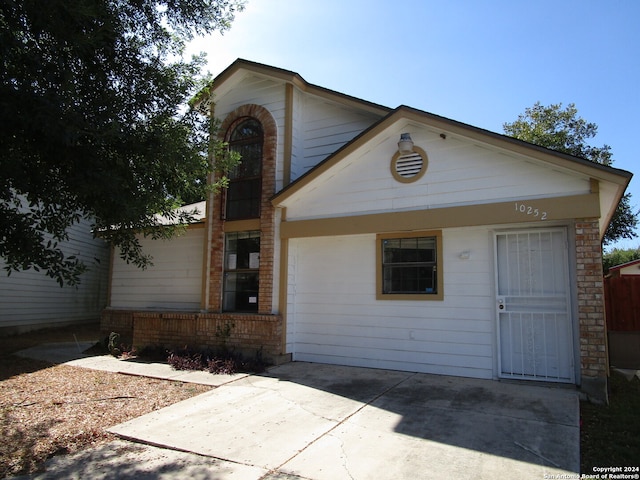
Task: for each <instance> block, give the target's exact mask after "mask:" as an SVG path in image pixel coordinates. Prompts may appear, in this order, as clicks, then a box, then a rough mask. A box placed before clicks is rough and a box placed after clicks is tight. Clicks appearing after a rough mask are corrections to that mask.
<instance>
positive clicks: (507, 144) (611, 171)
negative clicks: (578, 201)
mask: <svg viewBox="0 0 640 480" xmlns="http://www.w3.org/2000/svg"><path fill="white" fill-rule="evenodd" d="M400 120H408V121H413V122H416V123H422V124H424V125H425V126H429V127H431V128H435V129H441V130H442V133H444V134H457V135H460V136H464V137H466V138H468V139H471V140H476V141H479V142H482V143H484V144H488V145H492V146H494V147H497V148H501V149H503V150H507V151H509V152H513V153H517V154H522V155H526V156H529V157H533V158H536V159H538V160H540V161H542V162H546V163H548V164H550V165H552V166H554V167H556V168H561V169H565V170H569V171H572V172H576V173H581V174H583V175H586V176H589V177H592V178H595V179H598V180H603V181H607V182H611V183H614V184H616V185H618V186H619V188H618V190H619V197H620V198H622V195H623V194H624V191H625V189H626V187H627V185H628V184H629V182H630V181H631V177H632V176H633V174H632V173H630V172H627V171H625V170H621V169H617V168H613V167H608V166H606V165H601V164H598V163H595V162H591V161H589V160H586V159H584V158H579V157H574V156H572V155H568V154H565V153H561V152H557V151H554V150H549V149H547V148H544V147H541V146H539V145H534V144H531V143H528V142H524V141H522V140H518V139H516V138H513V137H509V136H506V135H502V134H499V133H495V132H491V131H489V130H484V129H482V128H478V127H474V126H471V125H468V124H465V123H461V122H458V121H455V120H451V119H448V118H445V117H441V116H439V115H435V114H433V113H429V112H425V111H422V110H418V109H415V108H412V107H408V106H405V105H401V106H399V107H397V108H396V109H394V110H392V111H390V112H389V113H388V114H387V115H386V116H385V117H383V118H382V119H381V120H380V121H378V122H376V123H375V124H373V125H372V126H371V127H369V128H368V129H366V130H365V131H363V132H362V133H361V134H360V135H358V136H356V137H355V138H354V139H353V140H351V141H350V142H349V143H347V144H345V145H344V146H342V147H341V148H340V149H338V150H337V151H336V152H334V153H333V154H332V155H330V156H329V157H327V158H326V159H325V160H323V161H322V162H320V163H319V164H318V165H316V166H315V167H314V168H312V169H311V170H309V171H308V172H307V173H306V174H304V175H302V176H301V177H300V178H298V179H297V180H296V181H294V182H292V183H291V184H289V185H287V186H286V187H285V188H283V189H282V190H281V191H280V192H278V193H277V194H276V195H275V196H274V197H273V199H272V202H273V204H274V205H279V204H281V203H283V202H284V201H285V200H286V199H288V198H289V197H291V196H293V195H294V194H295V193H296V192H297V191H299V190H300V189H302V188H303V187H304V186H306V185H308V184H309V183H311V182H313V181H314V180H315V179H316V178H318V177H319V176H320V175H322V174H323V173H325V172H327V171H328V170H330V169H332V168H334V167H335V166H336V165H337V164H339V163H340V162H341V161H342V160H343V159H344V158H345V157H347V156H348V155H349V154H350V153H352V152H353V151H354V150H356V149H357V148H359V147H361V146H362V145H364V144H366V143H367V142H368V141H370V140H371V139H373V138H374V137H375V136H377V135H378V134H380V133H381V132H383V131H384V130H385V129H387V128H388V127H390V126H391V125H393V124H394V123H396V122H398V121H400ZM618 201H619V199H618Z"/></svg>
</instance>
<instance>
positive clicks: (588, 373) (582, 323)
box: [575, 218, 609, 403]
mask: <svg viewBox="0 0 640 480" xmlns="http://www.w3.org/2000/svg"><path fill="white" fill-rule="evenodd" d="M575 236H576V269H577V278H576V280H577V294H578V321H579V328H580V375H581V389H582V391H583V392H584V393H585V394H586V395H587V396H588V397H589V398H590V399H591V400H593V401H596V402H604V403H606V402H607V375H608V367H609V366H608V362H607V330H606V322H605V306H604V281H603V273H602V247H601V244H600V228H599V225H598V219H597V218H586V219H578V220H576V223H575Z"/></svg>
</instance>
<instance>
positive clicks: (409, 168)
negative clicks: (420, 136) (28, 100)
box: [391, 147, 428, 183]
mask: <svg viewBox="0 0 640 480" xmlns="http://www.w3.org/2000/svg"><path fill="white" fill-rule="evenodd" d="M427 163H428V159H427V154H426V152H425V151H424V150H422V149H421V148H420V147H413V151H412V152H411V153H400V152H396V154H395V155H394V156H393V158H392V159H391V174H392V175H393V178H395V179H396V180H397V181H399V182H402V183H410V182H415V181H416V180H419V179H420V178H421V177H422V176H423V175H424V174H425V172H426V171H427Z"/></svg>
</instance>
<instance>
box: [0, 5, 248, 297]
mask: <svg viewBox="0 0 640 480" xmlns="http://www.w3.org/2000/svg"><path fill="white" fill-rule="evenodd" d="M242 8H243V5H242V1H241V0H164V1H162V0H46V1H42V0H2V2H0V51H1V52H2V55H1V62H2V68H1V69H0V79H1V81H0V233H1V235H0V257H2V258H3V259H4V260H5V265H6V267H5V268H6V270H7V272H8V273H11V271H16V270H25V269H29V268H34V269H39V270H43V271H45V272H46V274H47V275H49V276H50V277H52V278H55V279H56V280H57V281H58V282H59V283H60V284H61V285H62V284H64V283H69V284H74V283H77V282H78V281H79V278H80V277H79V276H80V274H81V273H82V271H84V270H85V268H86V266H85V265H83V264H82V263H81V262H80V261H79V260H78V259H76V258H74V257H66V256H65V254H64V253H63V251H62V249H61V246H60V245H61V242H62V241H64V240H66V239H68V235H67V229H68V228H69V226H71V225H73V224H75V223H77V222H79V221H80V220H81V219H82V218H89V219H92V221H93V222H94V225H93V226H94V232H97V233H99V234H100V235H101V236H103V237H104V238H105V239H106V240H107V241H110V242H112V244H113V245H115V246H118V247H119V248H120V251H121V252H122V257H123V259H125V260H126V261H127V262H133V263H134V264H136V265H138V266H140V267H145V266H146V265H148V264H149V263H150V260H151V259H150V257H149V256H147V255H145V254H144V253H143V252H142V249H141V244H140V242H139V241H138V239H137V237H136V232H137V233H142V234H143V235H146V236H152V237H154V238H159V237H170V236H172V235H174V234H176V232H178V230H179V229H178V228H177V227H169V228H167V227H161V226H160V224H159V223H160V222H159V221H158V217H157V215H161V216H162V215H164V216H166V217H171V218H172V220H173V222H174V223H186V222H188V221H190V220H191V219H192V217H193V212H179V213H176V212H175V210H174V209H175V207H177V206H180V205H183V204H184V203H186V202H189V201H191V200H193V199H203V198H205V196H206V192H207V188H208V187H207V185H206V181H203V179H206V178H207V175H208V174H209V173H210V172H211V170H212V168H214V166H212V161H211V159H212V158H214V155H213V153H212V151H211V149H212V148H213V149H215V150H217V155H215V158H216V165H215V168H216V169H220V170H224V169H225V168H228V167H229V164H233V161H234V159H233V158H229V156H228V155H225V154H224V146H223V145H220V144H214V145H213V147H212V146H211V145H210V144H209V138H210V137H211V129H212V125H211V124H209V120H208V119H207V117H206V114H205V115H203V114H202V112H198V111H197V109H198V108H197V107H193V108H191V107H189V106H188V100H189V99H190V98H193V95H195V94H196V92H198V91H199V90H200V89H201V88H202V87H203V86H204V85H206V82H207V80H208V79H207V78H203V76H202V75H201V68H202V66H203V64H204V54H201V55H199V56H194V57H192V58H190V59H185V58H184V51H185V45H186V43H187V42H188V41H189V40H191V39H192V38H193V37H194V36H195V35H200V34H207V33H210V32H213V31H215V30H220V31H224V30H225V29H227V28H229V26H230V23H231V22H232V20H233V17H234V13H235V12H237V11H241V10H242ZM202 108H204V107H202Z"/></svg>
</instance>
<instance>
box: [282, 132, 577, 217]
mask: <svg viewBox="0 0 640 480" xmlns="http://www.w3.org/2000/svg"><path fill="white" fill-rule="evenodd" d="M385 136H386V137H387V139H386V140H384V141H382V142H381V143H380V144H378V145H375V143H376V142H375V141H372V142H371V144H373V145H375V146H373V145H367V147H366V148H364V147H363V148H361V149H360V150H359V151H358V152H357V153H356V154H354V155H352V156H351V157H350V158H349V159H344V160H343V161H342V162H341V163H340V165H339V168H336V169H334V170H332V171H330V172H328V173H327V174H326V178H319V179H317V181H315V182H314V183H313V186H309V187H307V188H303V189H302V190H301V192H300V194H299V198H298V200H297V201H296V202H295V203H291V205H287V207H288V208H287V218H288V219H289V220H293V219H303V218H322V217H333V216H344V215H356V214H363V213H377V212H388V211H401V210H415V209H426V208H439V207H445V206H457V205H468V204H479V203H492V202H500V201H505V200H511V199H526V198H543V197H547V196H564V195H575V194H584V193H589V191H590V182H589V179H588V178H586V177H585V178H580V177H578V176H576V175H569V174H567V173H564V172H561V171H558V170H550V169H549V168H548V167H546V166H542V165H539V164H537V163H535V162H534V161H531V160H529V159H526V158H524V157H520V156H516V155H507V154H506V153H504V152H500V151H494V150H491V149H489V148H485V147H484V146H478V145H474V144H465V143H463V142H461V141H457V140H456V139H455V138H447V139H446V140H442V139H441V138H440V137H439V136H438V135H436V134H435V133H430V132H428V131H426V130H424V131H419V132H417V131H412V138H413V139H414V142H415V144H416V145H417V146H420V147H421V148H423V149H424V150H425V151H426V153H427V155H428V157H429V162H428V168H427V171H426V173H425V175H424V176H423V177H422V178H421V179H420V180H418V181H416V182H413V183H408V184H404V183H399V182H397V181H396V180H395V179H394V178H393V176H392V174H391V171H390V165H391V158H392V157H393V155H394V153H395V152H396V151H397V141H398V138H399V133H398V135H397V136H396V135H395V134H392V133H389V132H387V133H386V134H385Z"/></svg>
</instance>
